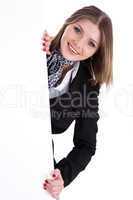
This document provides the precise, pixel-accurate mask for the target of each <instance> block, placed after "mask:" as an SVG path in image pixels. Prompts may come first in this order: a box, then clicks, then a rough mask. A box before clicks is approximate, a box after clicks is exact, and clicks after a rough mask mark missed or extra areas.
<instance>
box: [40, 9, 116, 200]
mask: <svg viewBox="0 0 133 200" xmlns="http://www.w3.org/2000/svg"><path fill="white" fill-rule="evenodd" d="M43 51H46V53H47V66H48V84H49V95H50V110H51V124H52V134H59V133H62V132H64V131H65V130H66V129H67V128H68V127H69V126H70V124H71V123H72V122H73V121H75V127H74V137H73V143H74V147H73V149H72V150H71V152H70V153H69V154H68V155H67V157H65V158H63V159H62V160H60V161H59V162H58V163H56V161H55V159H54V164H55V170H54V171H53V172H52V175H53V179H47V180H45V183H44V189H46V190H47V191H48V192H49V193H50V194H51V195H52V196H53V197H54V198H57V197H59V194H60V192H61V191H62V189H63V188H64V187H66V186H67V185H69V184H70V183H71V182H72V181H73V180H74V179H75V178H76V176H77V175H78V174H79V173H80V172H81V171H82V170H84V169H85V168H86V166H87V164H88V163H89V162H90V160H91V157H92V156H93V155H94V154H95V150H96V133H97V131H98V127H97V121H98V119H99V114H98V95H99V90H100V87H101V85H102V84H106V86H108V85H110V84H111V83H112V56H113V36H112V23H111V19H110V18H109V16H108V15H107V14H106V13H105V12H103V11H102V10H100V9H99V8H97V7H95V6H87V7H83V8H81V9H79V10H77V11H76V12H74V13H73V14H72V15H71V16H70V17H69V18H68V19H66V21H65V23H64V24H63V26H62V27H61V29H60V30H59V32H58V33H57V35H56V36H55V37H54V38H51V37H50V36H49V35H48V34H47V33H45V34H44V36H43Z"/></svg>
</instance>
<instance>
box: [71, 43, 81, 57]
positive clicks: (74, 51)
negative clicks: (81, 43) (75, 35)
mask: <svg viewBox="0 0 133 200" xmlns="http://www.w3.org/2000/svg"><path fill="white" fill-rule="evenodd" d="M68 46H69V48H70V50H71V51H72V52H73V53H74V54H76V55H79V53H78V52H77V51H76V50H75V49H73V47H72V46H71V45H70V43H68Z"/></svg>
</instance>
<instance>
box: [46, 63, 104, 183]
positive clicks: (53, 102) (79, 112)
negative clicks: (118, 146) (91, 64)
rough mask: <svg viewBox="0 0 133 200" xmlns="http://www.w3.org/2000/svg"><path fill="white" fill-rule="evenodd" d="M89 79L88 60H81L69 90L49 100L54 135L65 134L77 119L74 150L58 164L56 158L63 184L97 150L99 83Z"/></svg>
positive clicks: (74, 174) (71, 178)
mask: <svg viewBox="0 0 133 200" xmlns="http://www.w3.org/2000/svg"><path fill="white" fill-rule="evenodd" d="M88 78H90V79H91V78H92V76H91V74H90V72H89V70H88V68H87V65H86V62H85V61H80V65H79V69H78V72H77V74H76V76H75V78H74V79H73V80H72V82H71V84H70V85H69V91H68V92H66V93H64V94H63V95H61V96H59V97H55V98H53V99H50V112H51V125H52V134H60V133H63V132H64V131H65V130H66V129H67V128H68V127H69V126H70V124H71V123H72V122H73V120H75V127H74V137H73V143H74V147H73V149H72V150H71V151H70V153H69V154H68V155H67V157H65V158H63V159H62V160H60V161H59V162H58V163H56V161H55V159H54V167H55V168H58V169H60V171H61V175H62V177H63V180H64V187H66V186H67V185H69V184H70V183H71V182H72V181H73V180H74V179H75V177H76V176H77V175H78V174H79V172H81V171H82V170H84V169H85V167H86V166H87V164H88V163H89V161H90V160H91V157H92V156H93V155H94V154H95V150H96V133H97V130H98V127H97V120H98V119H99V114H98V95H99V89H100V86H99V84H97V85H95V86H91V84H89V83H88V82H87V79H88ZM53 146H54V144H53ZM53 148H54V147H53Z"/></svg>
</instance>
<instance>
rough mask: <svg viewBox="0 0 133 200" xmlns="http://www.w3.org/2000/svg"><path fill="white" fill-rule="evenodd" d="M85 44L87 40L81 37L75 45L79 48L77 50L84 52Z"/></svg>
mask: <svg viewBox="0 0 133 200" xmlns="http://www.w3.org/2000/svg"><path fill="white" fill-rule="evenodd" d="M84 46H85V42H84V39H80V40H78V41H76V42H75V47H76V49H77V51H78V52H79V53H80V54H82V53H83V48H84Z"/></svg>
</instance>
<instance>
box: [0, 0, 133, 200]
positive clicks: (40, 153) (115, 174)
mask: <svg viewBox="0 0 133 200" xmlns="http://www.w3.org/2000/svg"><path fill="white" fill-rule="evenodd" d="M92 4H93V5H96V6H98V7H99V8H101V9H103V10H104V11H105V12H107V13H108V14H109V15H110V17H111V19H112V22H113V29H114V84H113V85H112V87H111V88H110V89H109V90H106V89H105V88H104V87H103V88H102V90H101V94H100V97H99V104H100V110H99V114H100V116H101V117H100V120H99V122H98V126H99V131H98V134H97V150H96V154H95V156H94V157H93V158H92V160H91V162H90V163H89V165H88V166H87V167H86V169H85V170H84V171H83V172H81V173H80V174H79V176H78V177H77V178H76V179H75V180H74V181H73V182H72V183H71V184H70V185H69V186H68V187H66V188H65V189H64V191H63V192H62V194H61V199H62V200H68V199H76V200H80V199H82V198H85V199H91V200H97V199H108V200H112V199H121V200H125V199H128V200H130V199H133V194H132V191H131V189H132V184H133V183H132V180H133V172H132V169H133V156H132V151H133V145H132V141H133V135H132V132H133V131H132V130H133V128H132V124H133V81H132V72H133V70H132V55H131V53H132V44H133V37H132V35H133V28H132V18H133V16H132V15H133V12H132V2H131V1H129V0H127V1H126V2H125V3H122V2H120V3H119V2H116V1H107V0H104V1H95V0H93V1H83V0H75V1H72V0H67V1H66V0H57V1H52V0H49V1H37V2H35V1H16V2H15V0H14V1H11V2H10V1H7V0H5V1H1V6H0V22H1V32H0V34H1V37H0V44H1V45H0V54H1V59H0V99H1V100H0V121H1V126H0V148H1V149H0V176H1V178H0V187H1V188H2V190H0V196H1V195H5V196H4V197H5V199H4V198H2V199H4V200H7V199H9V197H10V199H14V200H15V199H16V200H17V199H18V196H20V195H21V196H22V198H23V199H25V200H26V199H37V200H41V199H43V197H44V196H43V195H44V193H42V190H41V189H40V190H39V186H40V185H39V184H40V182H39V181H40V179H41V178H42V177H43V168H45V170H44V173H45V171H47V170H46V168H47V167H46V165H47V164H46V163H48V162H45V161H46V160H47V159H48V160H49V163H50V162H51V161H50V160H51V159H49V155H51V152H49V153H48V152H46V150H47V149H48V148H49V146H50V145H47V144H50V143H49V142H46V143H45V141H47V138H48V134H46V135H45V134H44V133H45V132H46V129H49V127H46V124H47V123H45V122H44V121H45V120H47V122H48V121H49V119H48V118H47V119H46V114H45V113H46V112H48V111H46V106H44V104H43V105H42V104H40V101H41V102H43V103H44V102H47V100H46V99H45V101H44V98H43V97H45V98H47V96H48V94H46V93H45V94H43V92H44V89H45V91H46V87H45V86H46V85H45V86H44V82H43V81H44V79H45V78H46V77H45V78H44V77H43V70H44V68H43V67H44V63H43V62H44V61H43V56H42V52H41V51H40V44H39V42H40V38H41V34H42V32H43V30H44V29H47V31H48V32H49V33H50V34H51V35H54V34H56V33H57V32H58V30H59V28H60V27H61V25H62V24H63V22H64V20H65V19H66V18H67V17H69V15H70V14H72V13H73V12H74V11H75V10H77V9H78V8H81V7H83V6H87V5H92ZM14 88H15V89H14ZM16 88H17V89H16ZM16 91H17V92H16ZM43 95H44V96H43ZM38 97H39V98H38ZM40 99H41V100H40ZM16 105H17V106H16ZM73 127H74V123H73V124H72V125H71V127H70V128H69V129H68V130H67V131H66V132H65V133H63V134H62V135H56V136H55V135H54V136H53V138H54V142H55V157H56V160H57V161H58V160H60V159H62V158H63V157H64V156H66V155H67V154H68V152H69V151H70V150H71V149H72V147H73V143H72V139H73ZM36 133H37V134H38V135H36ZM38 136H39V137H38ZM35 146H36V148H35ZM3 149H4V151H2V150H3ZM44 151H45V153H44ZM44 157H45V159H46V160H44ZM15 158H16V159H15ZM29 158H30V159H29ZM29 161H30V162H29ZM15 162H16V163H15ZM44 162H45V163H44ZM40 163H41V164H42V165H41V166H40ZM15 164H16V168H14V166H15ZM33 164H34V165H33ZM51 165H52V164H51ZM48 170H49V168H48ZM5 175H6V176H5ZM14 177H15V178H14ZM20 180H21V181H22V182H21V183H20ZM33 180H34V181H36V180H37V182H34V184H33ZM18 182H19V183H20V185H19V186H18V185H17V183H18ZM24 183H25V184H26V185H24ZM33 187H34V190H32V189H33ZM18 188H19V190H18ZM11 189H12V190H11ZM1 191H2V192H1ZM12 191H13V192H12ZM32 191H33V192H32ZM22 194H23V195H22ZM26 194H27V195H26ZM46 198H48V197H45V198H44V199H46ZM19 199H21V198H19Z"/></svg>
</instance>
